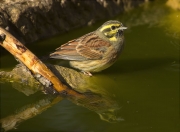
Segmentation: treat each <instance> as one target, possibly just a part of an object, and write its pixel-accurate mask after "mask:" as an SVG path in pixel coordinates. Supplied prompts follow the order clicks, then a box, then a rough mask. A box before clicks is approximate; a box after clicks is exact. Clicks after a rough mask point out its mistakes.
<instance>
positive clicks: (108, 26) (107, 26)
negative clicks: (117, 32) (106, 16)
mask: <svg viewBox="0 0 180 132" xmlns="http://www.w3.org/2000/svg"><path fill="white" fill-rule="evenodd" d="M111 26H116V27H119V26H120V24H109V25H106V26H103V27H102V28H101V29H100V31H101V32H102V31H103V30H104V29H107V28H111Z"/></svg>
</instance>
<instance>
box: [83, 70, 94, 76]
mask: <svg viewBox="0 0 180 132" xmlns="http://www.w3.org/2000/svg"><path fill="white" fill-rule="evenodd" d="M81 72H82V73H83V74H85V75H88V76H92V74H91V73H90V72H88V71H81Z"/></svg>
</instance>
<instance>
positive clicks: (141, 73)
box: [1, 2, 180, 132]
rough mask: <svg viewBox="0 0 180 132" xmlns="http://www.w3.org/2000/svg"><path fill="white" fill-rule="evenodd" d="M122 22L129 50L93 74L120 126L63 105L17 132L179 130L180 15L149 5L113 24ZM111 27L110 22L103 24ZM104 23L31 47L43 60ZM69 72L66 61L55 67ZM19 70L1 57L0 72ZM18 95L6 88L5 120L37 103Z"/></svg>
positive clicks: (8, 58) (5, 56)
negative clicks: (111, 102) (113, 106)
mask: <svg viewBox="0 0 180 132" xmlns="http://www.w3.org/2000/svg"><path fill="white" fill-rule="evenodd" d="M112 19H117V20H119V21H121V22H122V23H123V24H124V25H125V26H127V27H128V29H127V30H126V31H125V40H126V45H125V48H124V51H123V52H122V54H121V56H120V58H119V59H118V61H117V62H116V63H115V64H114V65H113V66H111V67H110V68H109V69H107V70H105V71H103V72H101V73H97V74H94V77H93V79H94V80H96V85H97V84H98V87H99V88H104V91H106V93H108V95H109V96H111V97H114V101H115V102H116V103H117V104H118V106H119V108H118V110H117V111H116V113H115V116H116V120H117V122H116V123H109V122H108V121H107V120H104V118H100V117H101V116H99V115H98V114H97V113H96V112H94V111H91V110H89V109H86V108H85V107H82V106H78V105H76V104H74V103H72V102H71V101H69V100H66V99H65V100H62V101H60V102H59V103H57V104H56V105H54V106H52V107H51V108H49V109H47V110H46V111H45V112H43V113H42V114H40V115H38V116H36V117H34V118H32V119H29V120H27V121H25V122H23V123H21V124H20V125H19V126H18V127H17V129H16V130H12V131H27V130H29V131H35V130H36V131H38V130H39V131H40V130H41V131H81V132H82V131H83V132H99V131H104V132H117V131H122V132H124V131H126V132H134V131H137V132H139V131H142V132H145V131H146V132H148V131H153V132H155V131H157V132H164V131H171V132H177V131H178V130H179V127H180V125H179V119H180V117H179V113H180V111H179V83H180V81H179V80H180V78H179V74H180V73H179V66H180V63H179V57H180V54H179V52H180V51H179V50H180V49H179V48H180V26H177V25H179V23H180V12H179V11H175V10H172V9H170V8H169V7H167V6H166V5H165V3H160V4H159V3H155V2H154V3H151V4H145V5H143V6H141V7H139V8H136V9H132V10H131V11H129V12H126V13H123V14H120V15H119V16H117V17H115V18H112ZM104 21H106V20H104ZM104 21H101V22H99V23H97V24H95V25H93V26H90V27H85V28H82V29H77V30H73V31H71V32H68V33H66V34H64V35H59V36H55V37H53V38H50V39H48V40H45V41H40V42H37V43H35V44H32V45H30V46H29V45H28V46H27V47H28V48H29V49H31V50H32V51H33V52H34V53H35V54H36V55H37V56H39V57H41V56H44V55H47V54H49V53H50V52H52V51H54V49H55V48H57V47H58V46H60V44H63V43H65V42H67V41H69V40H71V39H74V38H77V37H79V36H81V35H83V34H85V33H88V32H90V31H93V30H95V29H96V28H97V27H99V26H100V25H101V24H102V23H103V22H104ZM50 62H51V63H54V64H60V65H64V66H68V65H67V63H66V62H64V61H56V60H53V61H50ZM15 64H17V62H16V61H15V59H14V58H13V57H12V56H11V55H10V54H8V53H7V54H3V55H2V56H1V69H6V70H7V69H11V68H13V67H14V65H15ZM39 96H42V95H41V94H40V93H39V94H35V95H32V96H28V97H27V96H25V95H24V94H22V93H20V92H18V91H17V90H15V89H13V88H12V86H11V84H10V83H1V116H2V117H6V116H8V115H11V114H12V113H14V112H15V111H17V110H18V108H20V107H22V106H24V105H26V104H30V103H33V101H36V100H38V98H39Z"/></svg>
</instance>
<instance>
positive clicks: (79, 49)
mask: <svg viewBox="0 0 180 132" xmlns="http://www.w3.org/2000/svg"><path fill="white" fill-rule="evenodd" d="M109 46H110V44H109V43H108V42H106V41H103V40H101V39H100V38H99V37H98V36H97V35H96V34H94V33H93V32H92V33H89V34H87V35H84V36H82V37H80V38H78V39H74V40H72V41H69V42H68V43H66V44H63V45H61V46H60V47H59V48H57V49H56V51H55V52H54V53H52V54H50V58H57V59H65V60H79V61H83V60H88V59H92V60H94V59H101V58H102V56H103V54H104V53H105V52H106V50H107V48H108V47H109Z"/></svg>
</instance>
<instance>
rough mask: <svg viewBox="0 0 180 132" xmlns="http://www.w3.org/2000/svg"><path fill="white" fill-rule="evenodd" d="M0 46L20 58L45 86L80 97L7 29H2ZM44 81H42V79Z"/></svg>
mask: <svg viewBox="0 0 180 132" xmlns="http://www.w3.org/2000/svg"><path fill="white" fill-rule="evenodd" d="M0 45H1V46H2V47H4V48H5V49H6V50H8V51H9V52H10V53H11V54H12V55H14V56H15V57H16V58H18V59H19V60H20V61H21V62H22V63H23V64H24V65H26V66H27V67H28V68H29V70H30V71H31V72H32V73H33V74H34V76H35V77H36V78H38V79H39V81H40V80H43V82H41V81H40V82H41V83H42V84H43V85H44V86H46V87H50V86H53V88H54V89H55V90H56V91H57V92H59V93H63V94H64V93H65V94H75V95H78V96H81V95H79V93H77V92H76V91H74V90H71V89H70V88H68V87H67V86H66V85H64V84H63V83H62V82H61V81H60V80H59V79H58V78H57V77H56V76H55V75H54V73H52V72H51V70H49V69H48V67H47V66H46V65H45V64H44V63H42V61H41V60H40V59H38V57H37V56H35V55H34V54H33V53H32V52H31V51H30V50H28V48H26V47H25V46H24V45H23V44H22V43H21V42H19V41H18V40H17V39H16V38H15V37H13V36H12V35H11V34H10V33H8V32H7V31H6V30H5V29H3V28H1V27H0ZM42 77H43V79H40V78H42Z"/></svg>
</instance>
